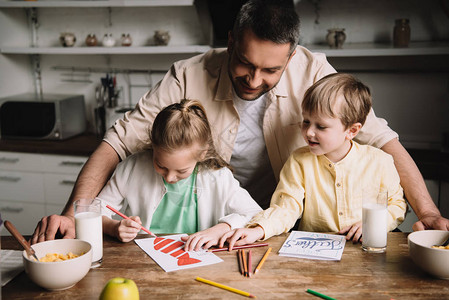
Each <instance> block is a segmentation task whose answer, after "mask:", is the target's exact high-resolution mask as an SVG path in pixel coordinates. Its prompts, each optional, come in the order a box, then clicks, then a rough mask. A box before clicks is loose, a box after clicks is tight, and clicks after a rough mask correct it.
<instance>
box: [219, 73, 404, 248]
mask: <svg viewBox="0 0 449 300" xmlns="http://www.w3.org/2000/svg"><path fill="white" fill-rule="evenodd" d="M370 109H371V94H370V90H369V88H368V87H366V86H365V85H364V84H363V83H361V82H360V81H358V80H357V79H356V78H354V77H353V76H351V75H349V74H343V73H336V74H331V75H328V76H326V77H324V78H322V79H321V80H319V81H318V82H317V83H315V84H314V85H313V86H311V87H310V88H309V89H308V90H307V91H306V93H305V96H304V101H303V102H302V111H303V121H302V126H301V127H302V128H301V132H302V135H303V137H304V140H305V141H306V142H307V144H308V146H306V147H302V148H299V149H297V150H296V151H294V152H293V153H292V155H291V156H290V157H289V159H288V160H287V162H286V163H285V165H284V167H283V168H282V171H281V175H280V181H279V184H278V186H277V188H276V191H275V192H274V194H273V196H272V198H271V205H270V207H269V208H268V209H266V210H264V211H262V212H260V213H259V214H257V215H256V216H254V217H253V219H252V220H251V221H250V222H249V223H248V226H247V227H249V228H242V229H238V230H233V231H230V232H228V233H226V234H225V235H223V237H222V238H221V239H220V246H222V245H223V244H224V242H225V241H228V243H229V246H230V248H232V246H234V244H235V245H242V244H247V243H252V242H254V241H256V240H259V239H264V240H265V239H268V238H270V237H271V236H273V235H278V234H281V233H283V232H288V230H290V228H292V227H293V226H294V224H295V222H296V220H297V219H298V218H301V222H300V224H299V227H298V230H304V231H320V232H338V233H340V234H346V239H348V240H350V239H352V240H353V241H354V242H358V241H359V240H360V238H361V235H362V223H361V220H362V198H363V196H367V195H368V194H369V195H375V194H377V193H378V192H379V190H381V189H386V190H387V191H388V212H389V216H388V229H389V230H393V229H394V228H396V227H397V226H398V225H399V224H401V222H402V221H403V220H404V214H405V210H406V203H405V200H404V197H403V190H402V187H401V186H400V179H399V175H398V173H397V171H396V169H395V166H394V162H393V158H392V157H391V156H390V155H389V154H387V153H385V152H383V151H381V150H379V149H377V148H374V147H372V146H367V145H360V144H358V143H356V142H354V141H353V140H352V139H353V138H354V137H355V136H356V135H357V133H359V131H360V129H361V128H362V125H363V124H364V122H365V120H366V117H367V115H368V113H369V111H370Z"/></svg>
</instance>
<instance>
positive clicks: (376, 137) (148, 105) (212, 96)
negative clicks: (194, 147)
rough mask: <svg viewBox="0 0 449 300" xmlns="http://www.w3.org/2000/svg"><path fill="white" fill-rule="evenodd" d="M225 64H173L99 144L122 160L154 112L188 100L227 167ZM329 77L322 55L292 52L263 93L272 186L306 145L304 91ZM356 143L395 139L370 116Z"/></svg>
mask: <svg viewBox="0 0 449 300" xmlns="http://www.w3.org/2000/svg"><path fill="white" fill-rule="evenodd" d="M228 59H229V57H228V53H227V51H226V49H214V50H210V51H209V52H207V53H205V54H201V55H198V56H195V57H192V58H190V59H187V60H182V61H178V62H176V63H174V64H173V66H172V67H171V68H170V70H169V71H168V72H167V74H166V75H165V76H164V78H163V79H162V80H161V81H160V82H159V83H158V84H157V85H156V86H155V87H154V88H152V89H151V90H150V91H149V92H148V93H146V94H145V95H144V96H143V97H142V98H141V99H140V100H139V103H138V104H137V106H136V108H135V109H134V110H133V111H131V112H128V113H126V114H125V116H124V117H123V118H122V119H120V120H118V121H116V123H115V125H114V126H113V127H112V128H111V129H109V130H108V132H107V133H106V135H105V138H104V140H105V141H106V142H107V143H109V144H110V145H111V146H112V147H113V148H114V149H115V151H116V152H117V153H118V155H119V156H120V158H121V159H122V160H123V159H124V158H125V157H126V156H128V155H130V154H132V153H135V152H137V151H139V150H140V149H142V148H143V147H144V146H145V145H146V144H147V143H148V137H149V130H150V128H151V125H152V123H153V120H154V118H155V117H156V115H157V113H158V112H159V111H161V110H162V109H163V108H164V107H166V106H168V105H170V104H172V103H175V102H179V101H180V100H181V99H184V98H187V99H194V100H199V101H201V103H202V104H203V106H204V107H205V109H206V112H207V116H208V118H209V122H210V123H211V126H212V131H213V136H214V141H215V146H216V147H217V151H218V153H219V154H220V155H221V156H222V157H223V158H224V159H225V160H227V161H230V159H231V155H232V150H233V147H234V141H235V139H236V136H237V132H238V126H239V122H240V120H239V116H238V113H237V110H236V109H235V107H234V103H233V97H232V83H231V80H230V78H229V75H228ZM330 73H335V69H334V68H332V66H331V65H330V64H329V63H328V62H327V60H326V58H325V56H324V54H319V53H312V52H310V51H308V50H307V49H305V48H304V47H301V46H298V47H297V49H296V54H295V55H294V56H293V58H292V59H291V61H290V63H289V65H288V67H287V69H286V70H285V72H284V73H283V75H282V77H281V79H280V81H279V83H278V84H277V86H276V87H274V88H273V89H272V90H271V91H269V92H268V104H267V109H266V111H265V116H264V121H263V133H264V138H265V143H266V145H267V151H268V156H269V158H270V162H271V165H272V167H273V171H274V174H275V176H276V180H278V179H279V173H280V171H281V168H282V166H283V165H284V163H285V162H286V160H287V158H288V157H289V155H290V154H291V153H292V152H293V151H294V150H295V149H297V148H299V147H301V146H305V145H306V143H305V141H304V140H303V138H302V136H301V132H300V130H301V122H302V114H301V102H302V100H303V96H304V93H305V91H306V90H307V89H308V88H309V87H310V86H311V85H312V84H313V83H315V82H316V81H318V80H319V79H320V78H322V77H324V76H325V75H328V74H330ZM357 137H358V141H360V142H361V143H362V144H369V145H373V146H375V147H382V146H383V145H384V144H385V143H387V142H388V141H390V140H391V139H393V138H397V134H396V133H395V132H394V131H392V130H391V129H390V128H389V127H388V126H387V122H385V120H383V119H379V118H377V117H376V116H375V115H374V112H373V111H371V112H370V114H369V116H368V118H367V121H366V123H365V125H364V126H363V128H362V131H361V132H360V133H359V135H358V136H357Z"/></svg>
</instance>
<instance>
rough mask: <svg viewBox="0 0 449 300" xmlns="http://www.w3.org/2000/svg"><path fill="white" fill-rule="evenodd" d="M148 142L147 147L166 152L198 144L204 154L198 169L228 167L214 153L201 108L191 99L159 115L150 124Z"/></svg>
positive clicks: (199, 104) (210, 133)
mask: <svg viewBox="0 0 449 300" xmlns="http://www.w3.org/2000/svg"><path fill="white" fill-rule="evenodd" d="M150 141H151V148H154V147H157V148H159V149H161V150H163V151H167V152H172V151H175V150H179V149H182V148H184V147H190V146H192V145H194V144H195V143H198V144H199V145H200V147H204V150H205V151H206V156H205V158H204V159H202V160H201V161H199V162H198V167H205V168H208V169H221V168H223V167H229V164H228V163H227V162H226V161H225V160H223V159H222V158H221V157H220V155H218V153H217V151H216V150H215V146H214V142H213V139H212V131H211V128H210V125H209V121H208V119H207V116H206V112H205V110H204V107H203V106H202V105H201V103H200V102H198V101H195V100H187V99H183V100H181V102H179V103H174V104H171V105H169V106H167V107H165V108H164V109H163V110H162V111H161V112H159V114H158V115H157V116H156V118H155V119H154V122H153V128H152V130H151V132H150ZM199 157H200V153H198V158H199Z"/></svg>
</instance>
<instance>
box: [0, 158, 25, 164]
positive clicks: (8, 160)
mask: <svg viewBox="0 0 449 300" xmlns="http://www.w3.org/2000/svg"><path fill="white" fill-rule="evenodd" d="M19 160H20V159H18V158H9V157H0V162H2V163H8V164H15V163H18V162H19Z"/></svg>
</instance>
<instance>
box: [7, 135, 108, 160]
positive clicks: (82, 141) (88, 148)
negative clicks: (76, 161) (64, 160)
mask: <svg viewBox="0 0 449 300" xmlns="http://www.w3.org/2000/svg"><path fill="white" fill-rule="evenodd" d="M100 142H101V139H100V138H98V137H97V136H96V135H94V134H89V133H86V134H82V135H78V136H75V137H72V138H69V139H66V140H62V141H49V140H13V139H0V151H9V152H25V153H39V154H59V155H75V156H90V155H91V154H92V152H94V150H95V149H96V148H97V146H98V145H99V144H100Z"/></svg>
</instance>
